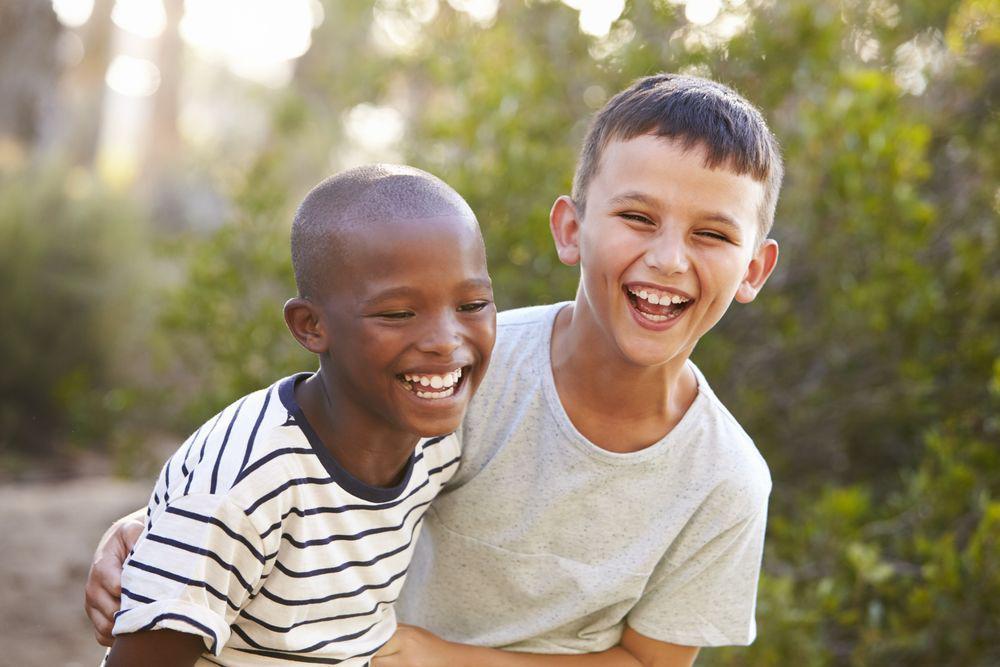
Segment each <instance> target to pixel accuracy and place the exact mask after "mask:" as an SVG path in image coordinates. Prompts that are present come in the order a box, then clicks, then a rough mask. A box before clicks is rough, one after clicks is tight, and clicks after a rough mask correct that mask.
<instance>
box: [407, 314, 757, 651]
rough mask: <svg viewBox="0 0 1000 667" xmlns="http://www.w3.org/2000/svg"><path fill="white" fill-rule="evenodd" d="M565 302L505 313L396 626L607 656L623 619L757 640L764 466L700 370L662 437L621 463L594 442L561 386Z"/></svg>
mask: <svg viewBox="0 0 1000 667" xmlns="http://www.w3.org/2000/svg"><path fill="white" fill-rule="evenodd" d="M563 305H565V304H555V305H550V306H538V307H534V308H525V309H520V310H514V311H508V312H505V313H502V314H501V315H500V318H499V326H498V333H497V345H496V349H495V351H494V353H493V360H492V363H491V366H490V370H489V372H488V373H487V375H486V378H485V379H484V381H483V384H482V386H481V387H480V389H479V392H478V394H477V395H476V397H475V398H474V399H473V401H472V404H471V405H470V407H469V412H468V415H467V416H466V419H465V423H464V425H463V428H462V431H461V433H460V435H461V440H462V445H463V460H462V465H461V468H460V469H459V471H458V473H457V474H456V475H455V477H454V478H452V480H451V483H450V484H449V485H448V486H447V487H446V488H445V490H444V491H443V492H442V493H441V495H440V496H438V498H437V499H436V500H435V501H434V503H433V505H432V506H431V509H430V511H428V513H427V514H426V515H425V525H424V528H423V535H422V536H421V538H420V541H419V544H418V545H417V549H416V553H415V554H414V559H413V562H412V564H411V566H410V571H409V575H408V577H407V582H406V585H405V587H404V589H403V594H402V596H401V598H400V600H399V603H398V606H397V611H398V614H399V616H400V619H401V620H402V621H403V622H406V623H412V624H415V625H420V626H423V627H426V628H428V629H430V630H432V631H434V632H436V633H438V634H439V635H441V636H443V637H445V638H446V639H450V640H453V641H460V642H463V643H469V644H477V645H481V646H494V647H503V648H508V649H512V650H521V651H532V652H537V653H584V652H593V651H601V650H604V649H607V648H610V647H612V646H614V645H615V644H617V643H618V641H619V639H620V638H621V633H622V630H623V629H624V624H625V623H626V622H627V623H628V624H629V626H630V627H632V628H633V629H634V630H636V631H637V632H639V633H641V634H643V635H645V636H647V637H651V638H653V639H658V640H661V641H668V642H673V643H677V644H686V645H690V646H717V645H723V644H748V643H750V642H751V641H753V638H754V634H755V626H754V604H755V600H756V591H757V578H758V575H759V571H760V561H761V550H762V547H763V541H764V527H765V522H766V514H767V498H768V495H769V493H770V489H771V479H770V475H769V473H768V469H767V465H766V464H765V463H764V460H763V459H762V458H761V456H760V454H759V453H758V452H757V449H756V448H755V447H754V445H753V442H752V441H751V440H750V438H749V437H748V436H747V434H746V433H745V432H744V431H743V429H742V428H740V426H739V424H738V423H737V422H736V420H735V419H734V418H733V417H732V415H730V414H729V412H728V411H727V410H726V409H725V408H724V407H723V405H722V404H721V403H720V402H719V400H718V398H716V396H715V395H714V394H713V393H712V391H711V389H709V387H708V383H707V382H706V381H705V378H704V377H703V376H702V375H701V373H700V372H699V371H698V370H697V369H696V368H694V366H693V364H692V368H693V369H694V372H695V375H696V377H697V379H698V396H697V397H696V398H695V401H694V403H693V404H692V405H691V407H690V408H689V409H688V411H687V413H686V414H685V415H684V417H683V418H682V419H681V421H680V422H679V423H678V424H677V426H676V427H675V428H674V429H673V430H672V431H671V432H670V433H668V434H667V435H666V437H664V438H663V439H662V440H661V441H660V442H657V443H656V444H654V445H652V446H650V447H647V448H646V449H643V450H641V451H638V452H634V453H628V454H618V453H613V452H608V451H606V450H603V449H600V448H599V447H597V446H596V445H594V444H593V443H591V442H590V441H588V440H587V439H586V438H584V437H583V436H582V435H581V434H580V433H579V432H578V431H577V430H576V428H575V427H574V426H573V424H572V423H571V422H570V420H569V417H568V416H567V415H566V412H565V410H564V409H563V407H562V404H561V403H560V401H559V397H558V394H557V393H556V387H555V381H554V380H553V377H552V364H551V358H550V342H551V336H552V325H553V322H554V321H555V316H556V313H558V311H559V310H560V309H561V308H562V307H563Z"/></svg>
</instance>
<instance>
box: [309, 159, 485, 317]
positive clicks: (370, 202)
mask: <svg viewBox="0 0 1000 667" xmlns="http://www.w3.org/2000/svg"><path fill="white" fill-rule="evenodd" d="M444 215H455V216H461V217H468V218H470V219H471V220H475V214H473V212H472V209H471V208H469V205H468V204H467V203H466V202H465V200H464V199H462V197H461V195H459V194H458V193H457V192H455V191H454V190H453V189H452V188H451V186H449V185H448V184H447V183H445V182H444V181H442V180H441V179H440V178H438V177H436V176H434V175H432V174H429V173H427V172H426V171H422V170H420V169H417V168H415V167H408V166H405V165H394V164H372V165H365V166H362V167H355V168H354V169H348V170H346V171H342V172H340V173H339V174H335V175H333V176H331V177H330V178H327V179H326V180H324V181H323V182H322V183H320V184H319V185H317V186H316V187H314V188H313V189H312V190H310V191H309V194H307V195H306V196H305V199H303V200H302V203H301V204H299V208H298V210H296V212H295V218H294V220H293V221H292V243H291V245H292V268H293V270H294V271H295V285H296V287H297V288H298V290H299V296H302V297H307V298H308V297H315V296H317V295H319V294H321V293H322V292H323V290H324V288H325V286H326V285H327V284H328V283H329V281H330V280H331V279H332V278H333V275H332V274H331V272H330V271H331V270H333V269H336V267H337V264H338V263H339V262H340V260H342V259H343V257H344V254H343V253H344V245H345V238H346V237H345V234H344V232H345V230H348V229H356V228H358V227H363V226H370V225H378V224H380V223H386V222H392V221H393V220H414V219H421V218H433V217H439V216H444ZM374 233H385V232H384V231H381V230H375V231H374ZM388 238H390V237H387V239H388Z"/></svg>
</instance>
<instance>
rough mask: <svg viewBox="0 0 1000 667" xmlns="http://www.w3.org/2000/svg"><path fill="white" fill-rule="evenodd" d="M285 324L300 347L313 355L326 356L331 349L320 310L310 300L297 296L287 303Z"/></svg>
mask: <svg viewBox="0 0 1000 667" xmlns="http://www.w3.org/2000/svg"><path fill="white" fill-rule="evenodd" d="M285 324H286V325H288V330H289V331H291V332H292V335H293V336H295V340H297V341H299V345H301V346H302V347H304V348H305V349H307V350H309V351H310V352H312V353H313V354H324V353H325V352H326V351H327V350H328V349H329V347H330V341H329V340H328V336H327V332H326V328H325V327H324V326H323V321H322V320H321V319H320V316H319V309H318V308H317V307H316V305H315V304H314V303H313V302H312V301H310V300H309V299H305V298H303V297H301V296H297V297H295V298H294V299H289V300H288V301H286V302H285Z"/></svg>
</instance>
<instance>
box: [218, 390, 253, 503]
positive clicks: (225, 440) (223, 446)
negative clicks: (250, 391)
mask: <svg viewBox="0 0 1000 667" xmlns="http://www.w3.org/2000/svg"><path fill="white" fill-rule="evenodd" d="M247 398H249V396H244V397H243V400H242V401H240V404H239V405H237V406H236V411H235V412H234V413H233V418H232V419H231V420H230V421H229V427H228V428H227V429H226V436H225V437H224V438H223V439H222V444H221V445H220V446H219V455H218V457H216V459H215V466H213V467H212V485H211V487H210V490H209V493H215V487H216V485H217V484H218V481H219V466H220V465H221V464H222V455H223V454H225V453H226V444H227V443H228V442H229V436H230V434H232V432H233V424H235V423H236V418H237V417H239V416H240V410H241V409H243V404H244V403H246V401H247Z"/></svg>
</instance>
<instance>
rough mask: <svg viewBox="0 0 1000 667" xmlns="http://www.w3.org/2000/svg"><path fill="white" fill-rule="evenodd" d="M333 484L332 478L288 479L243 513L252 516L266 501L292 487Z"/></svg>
mask: <svg viewBox="0 0 1000 667" xmlns="http://www.w3.org/2000/svg"><path fill="white" fill-rule="evenodd" d="M333 482H334V479H333V478H332V477H300V478H297V479H290V480H288V481H287V482H285V483H284V484H282V485H281V486H279V487H278V488H276V489H275V490H274V491H271V492H269V493H267V494H265V495H264V496H262V497H261V498H259V499H258V500H257V501H256V502H254V503H253V504H252V505H250V507H248V508H247V509H245V510H244V512H246V514H247V516H249V515H251V514H253V513H254V511H255V510H256V509H257V508H258V507H260V506H261V505H263V504H264V503H266V502H267V501H268V500H271V499H272V498H275V497H276V496H278V495H280V494H281V493H282V492H283V491H286V490H287V489H290V488H292V487H293V486H301V485H302V484H319V485H321V486H322V485H326V484H333Z"/></svg>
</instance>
